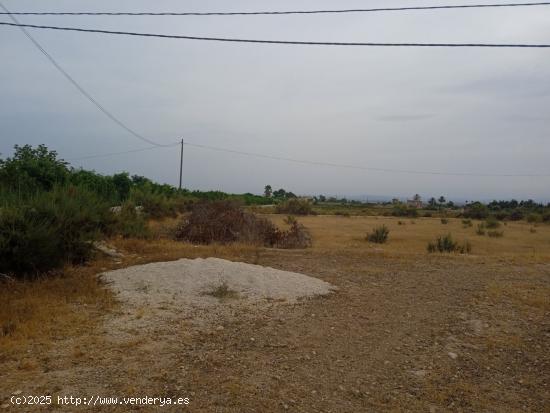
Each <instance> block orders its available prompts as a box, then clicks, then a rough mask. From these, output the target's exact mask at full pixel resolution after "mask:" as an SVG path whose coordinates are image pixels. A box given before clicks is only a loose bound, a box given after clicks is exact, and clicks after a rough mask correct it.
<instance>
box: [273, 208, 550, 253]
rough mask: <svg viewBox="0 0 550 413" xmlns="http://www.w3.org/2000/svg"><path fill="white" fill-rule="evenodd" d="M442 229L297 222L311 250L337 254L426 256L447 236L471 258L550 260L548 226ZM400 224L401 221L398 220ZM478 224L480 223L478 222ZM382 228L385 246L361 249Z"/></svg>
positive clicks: (372, 222)
mask: <svg viewBox="0 0 550 413" xmlns="http://www.w3.org/2000/svg"><path fill="white" fill-rule="evenodd" d="M272 219H273V220H274V222H275V223H276V224H277V225H282V224H283V219H284V216H282V215H278V216H273V217H272ZM448 220H449V222H448V224H446V225H445V226H444V227H443V226H442V225H441V221H440V219H439V218H417V219H416V220H415V223H416V225H399V221H400V219H397V218H393V217H351V218H350V219H346V220H343V219H341V218H339V217H336V216H330V215H327V216H317V217H302V218H301V219H300V221H301V222H302V223H303V224H304V225H305V226H306V227H307V228H308V229H309V230H310V231H311V233H312V237H313V248H314V249H316V250H330V251H338V250H343V249H346V250H348V249H351V250H360V249H361V250H368V249H369V248H370V249H377V250H383V252H384V253H385V254H387V255H390V256H394V257H403V256H405V257H406V256H409V255H411V254H415V255H417V254H421V255H425V254H426V245H427V244H428V242H429V241H431V240H433V239H434V238H435V237H436V236H438V235H444V234H447V233H451V234H452V235H453V238H454V239H456V240H457V241H459V242H462V241H465V240H468V241H470V242H471V244H472V252H473V254H472V255H473V256H478V257H484V258H495V259H512V260H520V261H521V260H529V261H530V262H548V260H550V225H545V226H540V227H538V231H537V232H536V233H532V232H531V231H530V228H531V226H530V224H528V223H526V222H510V223H508V224H507V225H506V236H505V237H502V238H489V237H479V236H477V235H476V233H475V227H476V224H477V222H476V221H475V220H474V221H473V223H474V225H473V227H467V228H464V227H463V225H462V221H461V220H460V219H458V218H448ZM401 222H402V219H401ZM478 222H480V221H478ZM380 225H386V226H387V227H388V228H389V230H390V234H391V238H390V240H389V241H388V243H387V244H384V245H383V246H380V245H370V246H369V245H365V243H364V242H363V239H364V234H365V233H366V232H369V231H372V230H373V229H374V228H375V227H377V226H380Z"/></svg>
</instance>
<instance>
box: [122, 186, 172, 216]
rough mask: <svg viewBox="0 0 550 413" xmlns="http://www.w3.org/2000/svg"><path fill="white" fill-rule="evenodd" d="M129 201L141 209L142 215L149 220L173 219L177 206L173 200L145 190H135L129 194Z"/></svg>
mask: <svg viewBox="0 0 550 413" xmlns="http://www.w3.org/2000/svg"><path fill="white" fill-rule="evenodd" d="M130 200H131V201H132V202H133V203H134V204H135V205H137V206H141V207H142V211H143V213H145V214H146V215H147V216H148V217H150V218H164V217H168V216H170V217H175V216H176V215H177V211H178V206H177V204H176V202H175V200H174V199H173V198H169V197H167V196H166V195H163V194H158V193H154V192H152V191H150V190H146V189H135V190H132V191H131V193H130Z"/></svg>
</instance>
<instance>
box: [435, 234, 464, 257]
mask: <svg viewBox="0 0 550 413" xmlns="http://www.w3.org/2000/svg"><path fill="white" fill-rule="evenodd" d="M427 249H428V252H429V253H434V252H441V253H444V252H459V253H461V254H468V253H470V252H471V251H472V245H471V244H470V243H469V242H468V241H465V242H464V243H463V244H459V243H458V242H456V241H455V240H453V237H452V235H451V234H447V235H442V236H439V237H437V238H436V240H435V241H431V242H429V243H428V247H427Z"/></svg>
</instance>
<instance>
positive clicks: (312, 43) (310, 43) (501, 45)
mask: <svg viewBox="0 0 550 413" xmlns="http://www.w3.org/2000/svg"><path fill="white" fill-rule="evenodd" d="M0 25H2V26H15V27H21V28H23V27H28V28H33V29H49V30H62V31H73V32H84V33H100V34H112V35H123V36H138V37H155V38H163V39H179V40H181V39H184V40H205V41H215V42H233V43H255V44H258V43H259V44H280V45H301V46H374V47H484V48H486V47H498V48H550V44H525V43H523V44H522V43H409V42H407V43H376V42H318V41H298V40H258V39H238V38H228V37H202V36H182V35H169V34H157V33H138V32H124V31H115V30H100V29H82V28H78V27H61V26H43V25H35V24H16V23H8V22H0Z"/></svg>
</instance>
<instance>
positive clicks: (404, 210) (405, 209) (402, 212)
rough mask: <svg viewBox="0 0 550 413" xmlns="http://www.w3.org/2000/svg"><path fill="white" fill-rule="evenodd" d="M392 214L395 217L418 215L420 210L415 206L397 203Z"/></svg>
mask: <svg viewBox="0 0 550 413" xmlns="http://www.w3.org/2000/svg"><path fill="white" fill-rule="evenodd" d="M391 214H392V215H393V216H394V217H410V218H416V217H418V210H417V209H416V208H415V207H409V206H407V205H404V204H397V205H395V206H394V207H393V210H392V212H391Z"/></svg>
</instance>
